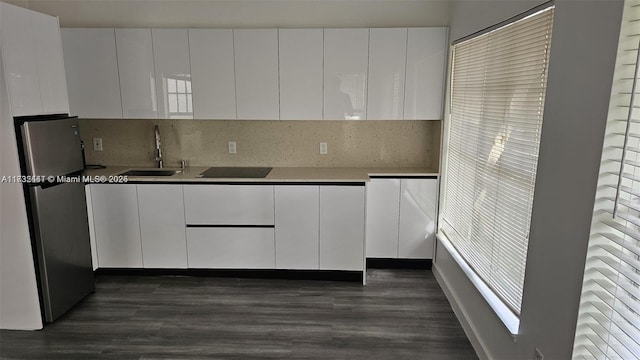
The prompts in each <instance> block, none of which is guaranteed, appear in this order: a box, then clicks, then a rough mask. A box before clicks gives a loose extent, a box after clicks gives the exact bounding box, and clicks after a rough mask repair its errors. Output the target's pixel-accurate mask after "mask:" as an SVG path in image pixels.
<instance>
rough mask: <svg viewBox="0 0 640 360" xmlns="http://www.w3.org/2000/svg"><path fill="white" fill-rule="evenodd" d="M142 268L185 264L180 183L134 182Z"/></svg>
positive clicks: (175, 267) (170, 266)
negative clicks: (136, 183)
mask: <svg viewBox="0 0 640 360" xmlns="http://www.w3.org/2000/svg"><path fill="white" fill-rule="evenodd" d="M137 190H138V210H139V213H140V215H139V216H140V236H141V239H142V255H143V256H142V260H143V266H144V267H145V268H174V269H184V268H186V267H187V240H186V235H185V222H184V202H183V197H182V185H164V184H144V185H137Z"/></svg>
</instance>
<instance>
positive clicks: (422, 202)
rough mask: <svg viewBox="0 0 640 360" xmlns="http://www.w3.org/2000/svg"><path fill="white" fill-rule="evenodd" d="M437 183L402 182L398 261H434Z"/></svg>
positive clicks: (421, 181) (428, 180)
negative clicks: (408, 259)
mask: <svg viewBox="0 0 640 360" xmlns="http://www.w3.org/2000/svg"><path fill="white" fill-rule="evenodd" d="M437 194H438V180H437V179H402V185H401V194H400V196H401V200H400V236H399V240H398V242H399V244H398V257H400V258H418V259H432V258H433V241H434V237H435V230H436V229H435V223H436V202H437Z"/></svg>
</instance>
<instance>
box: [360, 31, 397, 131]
mask: <svg viewBox="0 0 640 360" xmlns="http://www.w3.org/2000/svg"><path fill="white" fill-rule="evenodd" d="M406 59H407V29H406V28H390V29H371V30H370V34H369V86H368V96H367V119H369V120H402V119H403V113H404V82H405V63H406Z"/></svg>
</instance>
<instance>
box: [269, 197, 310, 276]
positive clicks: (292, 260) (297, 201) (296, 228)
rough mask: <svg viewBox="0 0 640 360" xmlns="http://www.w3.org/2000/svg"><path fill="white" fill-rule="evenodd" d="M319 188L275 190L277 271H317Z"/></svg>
mask: <svg viewBox="0 0 640 360" xmlns="http://www.w3.org/2000/svg"><path fill="white" fill-rule="evenodd" d="M319 201H320V187H319V186H309V185H301V186H295V185H293V186H292V185H283V186H276V187H275V222H276V225H275V240H276V268H277V269H318V267H319V253H318V252H319V236H320V235H319V234H320V229H319V226H320V223H319V219H320V209H319Z"/></svg>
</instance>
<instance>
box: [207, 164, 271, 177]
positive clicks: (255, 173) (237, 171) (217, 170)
mask: <svg viewBox="0 0 640 360" xmlns="http://www.w3.org/2000/svg"><path fill="white" fill-rule="evenodd" d="M272 169H273V168H270V167H210V168H208V169H207V170H206V171H204V172H203V173H201V174H200V175H201V177H203V178H257V179H261V178H265V177H266V176H267V175H269V173H270V172H271V170H272Z"/></svg>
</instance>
